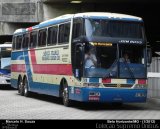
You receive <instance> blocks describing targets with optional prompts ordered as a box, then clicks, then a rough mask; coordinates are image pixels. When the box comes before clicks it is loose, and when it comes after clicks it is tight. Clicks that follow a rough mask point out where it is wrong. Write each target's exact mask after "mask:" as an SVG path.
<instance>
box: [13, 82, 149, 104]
mask: <svg viewBox="0 0 160 129" xmlns="http://www.w3.org/2000/svg"><path fill="white" fill-rule="evenodd" d="M11 82H12V84H15V85H16V84H17V80H14V79H12V80H11ZM30 84H31V85H32V86H31V87H30V89H29V90H30V91H32V92H35V93H39V94H46V95H52V96H57V97H58V96H59V88H60V86H59V85H56V84H47V83H39V82H31V83H30ZM12 87H13V85H12ZM14 88H16V87H14ZM91 92H92V93H99V94H100V97H99V100H98V101H96V102H122V103H128V102H129V103H132V102H146V99H147V89H121V88H88V87H82V88H81V87H74V86H69V99H71V100H76V101H81V102H89V101H90V100H89V94H90V93H91ZM137 93H138V94H144V95H145V96H143V97H137V96H136V94H137Z"/></svg>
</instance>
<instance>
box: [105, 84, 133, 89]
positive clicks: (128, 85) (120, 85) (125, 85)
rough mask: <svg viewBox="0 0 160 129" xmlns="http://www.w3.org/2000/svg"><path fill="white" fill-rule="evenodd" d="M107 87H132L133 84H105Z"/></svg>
mask: <svg viewBox="0 0 160 129" xmlns="http://www.w3.org/2000/svg"><path fill="white" fill-rule="evenodd" d="M103 85H104V86H105V87H119V88H120V87H122V88H131V87H132V86H133V85H130V84H103Z"/></svg>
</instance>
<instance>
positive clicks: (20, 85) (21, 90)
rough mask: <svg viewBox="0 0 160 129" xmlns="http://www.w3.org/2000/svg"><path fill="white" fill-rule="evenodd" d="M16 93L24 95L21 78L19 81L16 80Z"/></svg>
mask: <svg viewBox="0 0 160 129" xmlns="http://www.w3.org/2000/svg"><path fill="white" fill-rule="evenodd" d="M18 93H19V94H20V95H22V96H23V95H24V92H23V83H22V77H21V76H20V77H19V79H18Z"/></svg>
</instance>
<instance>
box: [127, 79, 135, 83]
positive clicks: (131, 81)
mask: <svg viewBox="0 0 160 129" xmlns="http://www.w3.org/2000/svg"><path fill="white" fill-rule="evenodd" d="M127 84H135V79H127Z"/></svg>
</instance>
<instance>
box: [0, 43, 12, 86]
mask: <svg viewBox="0 0 160 129" xmlns="http://www.w3.org/2000/svg"><path fill="white" fill-rule="evenodd" d="M11 50H12V43H11V42H8V43H4V44H1V45H0V85H10V77H11V69H10V68H11Z"/></svg>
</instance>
